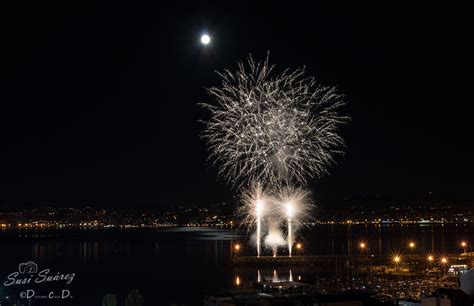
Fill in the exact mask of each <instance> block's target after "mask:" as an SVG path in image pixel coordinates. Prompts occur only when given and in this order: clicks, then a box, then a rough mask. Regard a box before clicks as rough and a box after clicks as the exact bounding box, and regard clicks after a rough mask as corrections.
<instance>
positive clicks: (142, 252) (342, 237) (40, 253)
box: [0, 225, 474, 306]
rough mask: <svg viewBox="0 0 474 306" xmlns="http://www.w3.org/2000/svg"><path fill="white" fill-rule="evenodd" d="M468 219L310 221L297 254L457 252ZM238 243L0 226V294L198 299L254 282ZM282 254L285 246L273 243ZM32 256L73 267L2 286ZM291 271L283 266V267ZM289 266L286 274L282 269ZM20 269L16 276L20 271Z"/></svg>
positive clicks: (169, 233) (209, 237)
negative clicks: (412, 249) (68, 278)
mask: <svg viewBox="0 0 474 306" xmlns="http://www.w3.org/2000/svg"><path fill="white" fill-rule="evenodd" d="M473 229H474V227H472V226H461V225H459V226H456V225H445V226H440V225H436V226H381V227H378V226H362V225H357V226H354V225H353V226H330V225H327V226H315V227H313V228H311V229H307V230H305V232H303V233H301V234H302V235H301V236H302V237H304V239H301V240H298V241H299V242H301V243H302V244H303V249H302V253H304V254H338V255H343V254H357V253H358V252H360V251H359V250H358V249H357V245H358V242H359V241H361V240H363V241H365V242H366V243H367V245H368V247H369V248H368V250H367V251H366V252H368V253H370V254H375V255H382V257H383V256H388V254H390V253H391V252H394V251H397V252H403V251H406V249H407V247H406V246H407V244H408V242H409V241H411V240H413V241H415V242H416V249H417V250H416V251H417V252H423V253H434V254H443V253H455V252H460V251H461V250H460V248H459V243H460V241H462V240H466V241H474V237H473V236H474V231H473ZM235 243H240V244H241V245H242V248H241V250H240V251H239V252H240V253H241V255H244V254H252V253H253V252H254V249H253V248H252V247H251V246H248V244H247V238H246V237H245V235H241V234H240V233H236V232H232V231H226V230H216V229H198V228H176V229H163V230H127V231H105V230H103V231H74V232H73V231H70V232H27V231H3V232H0V250H1V260H0V280H1V284H2V285H1V286H0V301H1V300H2V297H3V299H5V296H9V297H10V298H13V299H18V300H20V301H23V303H25V305H29V304H28V303H26V302H25V300H22V299H21V298H20V297H19V296H20V292H25V290H27V289H30V290H35V292H36V294H37V295H47V294H49V292H51V291H54V292H55V294H56V293H61V290H63V289H67V290H69V291H70V292H71V295H72V298H66V299H45V300H39V299H32V300H31V301H32V302H31V305H65V306H67V305H71V306H72V305H74V306H85V305H87V306H94V305H102V299H103V296H104V294H107V293H111V294H115V295H116V296H117V301H118V305H124V300H125V298H126V296H127V294H128V293H129V292H130V291H131V290H132V289H138V290H140V293H141V294H142V295H143V297H144V300H145V305H168V304H170V303H176V304H178V303H187V304H190V305H200V304H201V303H202V297H203V295H204V294H206V293H207V292H212V291H213V290H217V289H220V288H230V287H232V286H235V285H236V283H239V282H241V283H243V282H250V281H255V280H257V278H258V272H257V271H256V270H254V269H252V268H245V267H239V268H233V267H232V265H231V264H230V258H231V256H232V254H231V253H232V245H235ZM280 252H281V253H282V254H283V253H285V250H280ZM26 261H33V262H35V263H36V264H37V265H38V270H39V271H41V270H44V269H50V275H51V274H52V275H57V274H58V273H59V274H71V273H75V276H74V279H73V280H72V282H71V283H70V284H66V282H65V281H55V282H48V283H44V282H43V283H40V284H34V283H33V284H25V285H10V286H5V285H4V282H5V281H7V276H8V275H9V274H11V273H13V272H16V271H18V269H19V267H18V265H19V264H20V263H22V262H26ZM290 270H291V272H290ZM259 272H260V278H261V279H262V280H263V279H275V278H277V279H280V280H285V279H290V277H291V278H292V279H293V280H298V278H303V280H305V281H310V282H314V281H315V278H317V277H318V276H317V275H314V273H313V274H311V273H310V272H311V271H307V270H305V269H302V268H292V267H287V268H286V267H278V269H267V270H262V271H259ZM290 273H291V276H290ZM20 276H23V275H20Z"/></svg>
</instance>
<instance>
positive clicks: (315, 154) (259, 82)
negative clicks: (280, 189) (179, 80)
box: [201, 56, 348, 188]
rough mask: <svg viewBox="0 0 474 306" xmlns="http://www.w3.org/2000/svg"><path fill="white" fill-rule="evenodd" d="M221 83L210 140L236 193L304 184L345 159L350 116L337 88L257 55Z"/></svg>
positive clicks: (208, 124)
mask: <svg viewBox="0 0 474 306" xmlns="http://www.w3.org/2000/svg"><path fill="white" fill-rule="evenodd" d="M219 75H220V76H221V78H222V83H221V85H220V86H219V87H212V88H210V89H208V92H209V94H210V95H211V96H212V97H213V98H214V99H215V101H216V103H214V104H211V103H203V104H201V106H203V107H204V108H205V109H207V110H209V112H210V119H209V120H208V121H206V122H205V125H206V127H205V131H204V133H203V137H204V139H205V140H206V142H207V144H208V147H209V150H210V159H211V160H213V162H214V163H215V164H217V165H218V169H219V175H220V176H222V177H223V178H225V180H226V181H227V182H229V183H230V184H231V185H232V186H234V187H238V188H239V187H242V186H244V185H247V186H249V185H251V184H252V183H254V182H265V183H266V184H270V185H272V186H285V185H291V184H299V185H302V186H304V185H305V184H306V183H307V179H308V178H318V177H320V176H322V175H324V174H326V173H327V169H328V167H329V166H330V165H332V164H333V163H334V155H336V154H339V153H342V151H341V148H342V147H343V145H344V142H343V139H342V137H341V136H339V134H338V131H339V128H340V126H341V125H342V124H344V123H345V122H347V120H348V118H347V117H344V116H341V115H340V114H338V110H339V108H340V107H341V106H343V105H344V101H343V99H342V96H341V95H339V94H338V93H337V92H336V89H335V88H334V87H326V86H322V85H320V84H318V83H317V82H316V80H315V79H314V78H313V77H309V76H306V73H305V69H304V68H300V69H296V70H293V71H292V70H289V69H287V70H284V71H283V72H282V73H276V72H275V66H273V65H270V64H269V60H268V56H267V59H266V60H265V61H263V62H255V61H254V60H253V59H252V57H251V56H250V57H249V58H248V60H247V62H246V63H239V64H238V69H237V71H235V72H232V71H229V70H225V71H224V72H222V73H219Z"/></svg>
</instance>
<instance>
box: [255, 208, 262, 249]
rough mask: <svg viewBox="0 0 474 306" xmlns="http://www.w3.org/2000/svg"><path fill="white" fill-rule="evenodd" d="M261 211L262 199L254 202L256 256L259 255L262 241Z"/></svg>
mask: <svg viewBox="0 0 474 306" xmlns="http://www.w3.org/2000/svg"><path fill="white" fill-rule="evenodd" d="M262 212H263V201H262V200H260V199H259V200H257V201H256V203H255V216H256V218H257V257H260V250H261V248H260V243H261V241H262V237H261V236H262Z"/></svg>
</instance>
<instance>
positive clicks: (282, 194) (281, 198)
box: [277, 187, 313, 257]
mask: <svg viewBox="0 0 474 306" xmlns="http://www.w3.org/2000/svg"><path fill="white" fill-rule="evenodd" d="M277 199H278V202H279V206H280V210H281V213H280V215H281V216H285V217H286V222H287V225H288V233H287V235H288V236H287V244H288V256H289V257H291V255H292V250H293V244H294V238H295V233H296V232H297V230H298V229H299V228H300V227H301V226H302V225H303V224H304V223H305V222H306V221H307V220H308V219H309V218H310V216H311V214H310V212H311V210H312V208H313V204H312V203H311V201H310V200H309V193H308V192H307V191H305V190H303V189H300V188H291V187H282V188H280V190H279V194H278V198H277Z"/></svg>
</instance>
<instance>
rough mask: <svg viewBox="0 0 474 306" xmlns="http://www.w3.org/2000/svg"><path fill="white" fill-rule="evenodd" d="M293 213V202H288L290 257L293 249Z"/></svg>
mask: <svg viewBox="0 0 474 306" xmlns="http://www.w3.org/2000/svg"><path fill="white" fill-rule="evenodd" d="M293 214H294V208H293V204H292V203H291V202H290V203H287V204H286V215H287V217H288V257H291V250H292V248H293V233H292V231H293V229H292V227H291V225H292V224H291V222H292V218H293Z"/></svg>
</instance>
